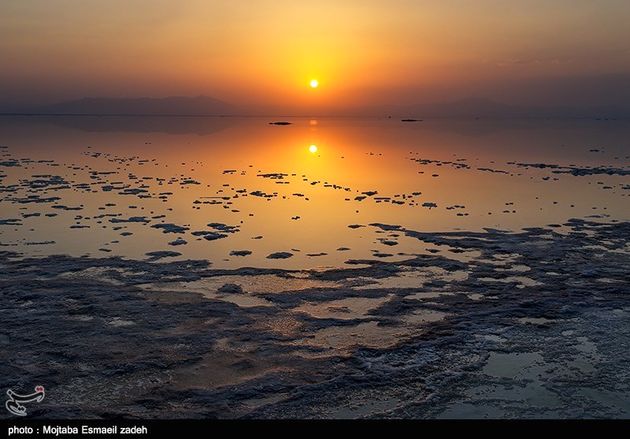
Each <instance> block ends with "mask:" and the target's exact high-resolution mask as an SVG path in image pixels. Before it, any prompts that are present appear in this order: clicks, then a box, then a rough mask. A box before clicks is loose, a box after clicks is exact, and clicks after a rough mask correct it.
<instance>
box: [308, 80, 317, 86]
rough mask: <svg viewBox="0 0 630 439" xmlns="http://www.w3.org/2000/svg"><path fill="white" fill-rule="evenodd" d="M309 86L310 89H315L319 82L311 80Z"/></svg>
mask: <svg viewBox="0 0 630 439" xmlns="http://www.w3.org/2000/svg"><path fill="white" fill-rule="evenodd" d="M309 85H310V86H311V88H317V87H319V81H318V80H317V79H311V82H310V83H309Z"/></svg>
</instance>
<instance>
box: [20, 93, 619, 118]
mask: <svg viewBox="0 0 630 439" xmlns="http://www.w3.org/2000/svg"><path fill="white" fill-rule="evenodd" d="M17 113H21V114H54V115H118V116H125V115H145V116H164V115H178V116H230V115H250V116H251V115H269V116H270V115H271V114H272V113H273V112H267V113H266V114H265V112H264V110H259V111H255V110H252V109H247V108H239V107H235V106H233V105H231V104H229V103H227V102H224V101H221V100H219V99H215V98H211V97H208V96H197V97H185V96H172V97H165V98H151V97H141V98H104V97H102V98H82V99H78V100H73V101H67V102H61V103H57V104H52V105H46V106H40V107H34V108H29V109H26V110H21V111H18V112H17ZM302 113H303V111H302ZM326 113H329V114H330V115H365V116H386V115H391V116H392V117H409V118H417V119H422V118H430V117H463V118H470V117H480V118H481V117H483V118H519V117H592V118H628V117H630V105H629V106H605V107H604V106H601V107H569V106H567V107H559V106H545V107H543V106H540V107H531V106H518V105H509V104H503V103H500V102H496V101H493V100H490V99H485V98H466V99H460V100H456V101H451V102H438V103H429V104H417V105H386V106H378V107H376V106H375V107H364V108H355V109H354V110H351V109H347V110H337V111H330V112H326V111H324V110H319V111H318V112H317V115H325V114H326Z"/></svg>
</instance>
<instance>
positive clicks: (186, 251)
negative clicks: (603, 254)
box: [0, 116, 630, 268]
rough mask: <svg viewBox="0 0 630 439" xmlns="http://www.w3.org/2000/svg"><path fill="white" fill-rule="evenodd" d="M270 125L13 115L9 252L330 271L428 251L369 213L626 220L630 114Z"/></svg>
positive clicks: (402, 219)
mask: <svg viewBox="0 0 630 439" xmlns="http://www.w3.org/2000/svg"><path fill="white" fill-rule="evenodd" d="M272 120H273V119H269V118H204V117H192V118H189V117H8V116H5V117H0V145H2V149H0V245H1V248H2V249H3V250H8V251H17V252H23V253H25V254H27V255H33V256H37V255H49V254H71V255H78V256H80V255H89V256H97V257H98V256H102V257H107V256H114V255H117V256H123V257H127V258H135V259H137V258H147V257H148V256H147V255H146V254H147V253H151V252H163V251H168V252H174V253H172V254H170V256H168V259H165V260H174V259H178V258H179V259H185V258H194V259H198V258H202V259H207V260H209V261H211V262H212V264H213V266H215V267H241V266H253V267H281V268H317V267H333V266H342V265H343V264H344V262H345V261H347V260H349V259H365V258H370V259H373V258H374V257H377V258H381V259H382V260H385V261H394V260H399V259H404V258H405V256H406V255H409V254H419V253H425V252H429V251H431V250H432V249H431V247H430V245H429V244H427V246H425V247H419V244H418V242H419V241H418V240H415V239H409V238H406V237H404V236H402V235H401V234H400V233H399V232H398V233H397V232H395V231H393V232H386V231H383V230H380V229H377V228H375V227H371V226H370V224H373V223H384V224H392V225H401V226H403V227H405V228H409V229H413V230H419V231H449V230H483V229H484V228H495V229H502V230H514V231H517V230H520V229H522V228H525V227H538V226H546V225H549V224H558V225H561V224H562V223H563V222H565V221H566V220H567V219H570V218H586V217H588V218H592V219H593V218H594V219H597V220H602V221H616V220H628V219H630V209H629V207H628V206H629V203H628V194H630V190H629V189H630V186H629V183H630V176H629V175H628V174H629V173H630V159H629V155H630V153H629V151H630V122H628V121H597V120H504V121H489V120H425V121H423V122H417V123H403V122H400V121H399V120H396V119H376V118H374V119H353V118H319V119H309V118H292V119H287V120H289V121H291V122H292V125H288V126H273V125H269V122H270V121H272ZM349 226H351V227H349ZM557 229H558V230H560V231H561V230H562V227H558V228H557ZM250 252H251V253H250ZM278 252H284V253H287V254H285V255H284V256H285V257H286V256H288V254H291V256H290V257H288V258H286V259H270V258H268V256H269V255H271V254H273V253H278ZM165 255H166V254H157V256H165ZM281 256H282V255H281ZM154 257H155V256H154Z"/></svg>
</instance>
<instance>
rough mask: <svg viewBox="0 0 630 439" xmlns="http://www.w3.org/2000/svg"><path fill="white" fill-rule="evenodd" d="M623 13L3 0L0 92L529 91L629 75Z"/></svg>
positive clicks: (401, 2) (24, 96) (271, 99)
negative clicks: (522, 87) (312, 83)
mask: <svg viewBox="0 0 630 439" xmlns="http://www.w3.org/2000/svg"><path fill="white" fill-rule="evenodd" d="M629 22H630V2H627V1H625V0H619V1H617V0H608V1H597V2H595V1H585V0H571V1H569V0H554V1H547V0H545V1H542V0H529V1H520V0H514V1H509V0H480V1H474V2H473V1H465V0H460V1H457V0H450V1H449V0H444V1H439V2H438V1H417V0H388V1H377V0H360V1H359V0H350V1H343V2H341V1H336V0H320V1H309V2H305V1H290V0H276V1H273V0H256V1H244V0H231V1H219V0H214V1H208V0H188V1H185V2H184V1H167V0H135V1H126V0H108V1H89V2H87V1H80V0H5V1H3V2H2V3H1V4H0V59H1V60H2V69H1V71H0V99H2V100H3V101H4V102H5V103H7V102H8V103H29V102H30V103H33V102H50V101H56V100H63V99H71V98H79V97H83V96H139V95H149V96H167V95H199V94H204V95H209V96H213V97H216V98H219V99H223V100H226V101H228V102H231V103H234V104H237V105H245V106H251V107H264V108H278V109H287V110H288V111H291V110H295V109H298V110H299V109H301V108H344V107H352V106H361V105H381V104H387V103H393V102H402V103H418V102H423V101H434V100H443V99H452V98H456V97H466V96H471V95H488V94H489V93H490V94H492V93H495V95H494V96H489V97H494V98H499V99H508V100H509V99H517V100H518V99H521V100H523V99H525V100H527V99H528V96H531V93H526V92H524V93H522V94H523V96H522V97H520V98H519V96H518V93H516V94H514V93H512V92H510V90H513V89H514V87H511V86H510V85H511V84H515V83H519V84H523V83H525V84H536V83H539V82H540V81H543V82H545V81H547V82H549V81H551V82H553V81H562V80H563V78H565V77H570V78H578V80H579V79H580V78H586V79H585V80H586V81H598V80H600V78H601V77H602V76H606V75H611V74H614V75H622V76H624V75H627V74H628V73H630V31H629V30H628V25H627V23H629ZM311 78H317V79H319V81H320V83H321V86H320V87H319V88H318V89H317V90H316V91H314V90H312V89H310V88H309V87H308V82H309V80H310V79H311ZM591 78H592V79H591ZM537 81H538V82H537ZM495 84H496V87H495V86H494V85H495ZM532 87H533V85H532ZM526 88H527V87H526ZM501 90H503V91H502V92H501ZM497 93H498V95H497ZM501 93H503V95H504V96H503V95H501ZM595 94H597V93H595ZM541 95H542V96H544V93H542V92H541ZM612 95H614V93H611V96H612Z"/></svg>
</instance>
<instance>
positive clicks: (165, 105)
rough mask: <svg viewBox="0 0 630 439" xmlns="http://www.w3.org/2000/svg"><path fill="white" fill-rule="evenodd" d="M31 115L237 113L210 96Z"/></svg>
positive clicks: (109, 101) (97, 104)
mask: <svg viewBox="0 0 630 439" xmlns="http://www.w3.org/2000/svg"><path fill="white" fill-rule="evenodd" d="M28 113H38V114H92V115H147V116H155V115H181V116H202V115H203V116H223V115H230V114H233V113H234V107H233V106H232V105H230V104H228V103H226V102H223V101H220V100H219V99H214V98H210V97H207V96H197V97H185V96H171V97H166V98H149V97H142V98H83V99H78V100H74V101H67V102H60V103H58V104H52V105H47V106H42V107H37V108H33V109H32V110H31V111H28Z"/></svg>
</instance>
